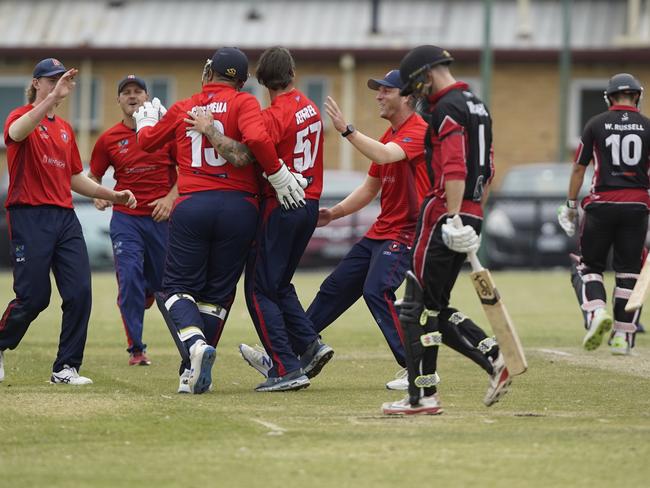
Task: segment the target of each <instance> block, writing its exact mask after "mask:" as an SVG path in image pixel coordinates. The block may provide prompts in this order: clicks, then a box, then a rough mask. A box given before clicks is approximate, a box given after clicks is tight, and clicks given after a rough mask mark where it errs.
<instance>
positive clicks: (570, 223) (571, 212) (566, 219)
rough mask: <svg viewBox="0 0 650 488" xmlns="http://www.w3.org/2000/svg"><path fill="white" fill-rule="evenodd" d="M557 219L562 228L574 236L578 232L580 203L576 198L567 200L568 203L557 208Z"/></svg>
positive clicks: (570, 235)
mask: <svg viewBox="0 0 650 488" xmlns="http://www.w3.org/2000/svg"><path fill="white" fill-rule="evenodd" d="M557 221H558V222H559V224H560V227H562V230H563V231H564V232H565V233H566V235H568V236H569V237H572V236H573V234H575V233H576V225H577V223H578V205H577V203H576V201H575V200H567V201H566V203H563V204H562V205H560V206H559V207H558V209H557Z"/></svg>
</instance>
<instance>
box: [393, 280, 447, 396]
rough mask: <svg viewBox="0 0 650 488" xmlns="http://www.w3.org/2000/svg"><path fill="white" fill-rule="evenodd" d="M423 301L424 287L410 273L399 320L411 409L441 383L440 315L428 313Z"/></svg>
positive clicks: (431, 393) (432, 392) (434, 390)
mask: <svg viewBox="0 0 650 488" xmlns="http://www.w3.org/2000/svg"><path fill="white" fill-rule="evenodd" d="M423 300H424V292H423V290H422V286H420V283H419V282H418V280H417V278H416V276H415V275H414V274H413V273H412V272H411V271H408V272H407V273H406V290H405V292H404V300H403V301H402V304H401V307H400V315H399V319H400V322H401V324H402V329H403V330H404V335H405V341H404V349H405V352H406V368H407V370H408V378H409V402H410V403H411V405H417V404H418V403H419V400H420V398H421V397H423V396H429V395H433V394H434V393H435V392H436V386H435V385H436V384H437V383H438V381H439V378H438V376H437V374H436V363H437V359H438V347H439V345H440V343H441V342H442V338H441V336H440V333H439V332H438V330H437V318H436V315H437V312H433V311H429V310H426V309H425V308H424V302H423Z"/></svg>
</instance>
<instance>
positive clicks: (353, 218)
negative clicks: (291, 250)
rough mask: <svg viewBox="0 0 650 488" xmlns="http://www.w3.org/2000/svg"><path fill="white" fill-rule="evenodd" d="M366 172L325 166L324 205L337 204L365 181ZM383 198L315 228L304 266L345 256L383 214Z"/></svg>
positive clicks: (319, 264)
mask: <svg viewBox="0 0 650 488" xmlns="http://www.w3.org/2000/svg"><path fill="white" fill-rule="evenodd" d="M365 179H366V173H363V172H359V171H344V170H325V171H324V174H323V194H322V195H321V200H320V206H321V207H333V206H334V205H336V204H337V203H338V202H340V201H341V200H343V199H344V198H345V197H347V196H348V195H349V194H350V193H352V191H353V190H354V189H355V188H357V187H358V186H359V185H361V184H362V183H363V181H364V180H365ZM379 210H380V205H379V198H376V199H374V200H373V201H372V202H370V203H369V204H368V205H367V206H366V207H365V208H363V209H361V210H360V211H359V212H356V213H354V214H352V215H347V216H346V217H343V218H341V219H337V220H334V221H333V222H331V223H330V224H329V225H326V226H324V227H317V228H316V230H315V231H314V235H313V236H312V238H311V240H310V241H309V244H308V245H307V249H306V250H305V254H304V255H303V257H302V260H301V261H300V265H301V266H312V267H313V266H332V265H335V264H336V263H338V262H339V261H340V260H341V258H342V257H343V256H345V255H346V254H347V253H348V251H349V250H350V248H351V247H352V245H353V244H354V243H355V242H357V241H358V240H359V239H360V238H361V237H363V235H364V234H365V233H366V232H367V231H368V229H369V228H370V226H371V225H372V224H373V223H374V221H375V220H376V219H377V216H378V215H379Z"/></svg>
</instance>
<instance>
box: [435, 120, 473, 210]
mask: <svg viewBox="0 0 650 488" xmlns="http://www.w3.org/2000/svg"><path fill="white" fill-rule="evenodd" d="M456 119H459V120H460V116H457V117H456ZM456 119H455V118H454V117H453V114H449V113H444V112H442V111H440V112H438V113H437V114H434V118H433V121H434V122H433V123H434V124H437V121H440V123H439V125H438V126H437V127H434V130H436V132H437V134H438V139H439V140H440V157H441V166H442V173H443V177H444V181H445V196H446V200H447V213H448V214H449V215H452V216H453V215H456V214H458V213H459V212H460V208H461V205H462V204H463V195H464V194H465V178H467V162H466V160H465V139H464V134H465V127H464V126H463V125H462V124H461V123H460V122H458V121H457V120H456Z"/></svg>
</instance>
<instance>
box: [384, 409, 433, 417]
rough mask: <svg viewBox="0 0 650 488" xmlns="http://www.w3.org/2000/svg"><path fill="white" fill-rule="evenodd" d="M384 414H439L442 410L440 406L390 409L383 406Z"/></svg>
mask: <svg viewBox="0 0 650 488" xmlns="http://www.w3.org/2000/svg"><path fill="white" fill-rule="evenodd" d="M381 411H382V412H383V414H384V415H402V416H404V415H440V414H441V413H443V412H444V410H443V409H442V407H412V408H410V409H407V410H404V409H401V408H400V409H391V408H390V407H383V408H382V409H381Z"/></svg>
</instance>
